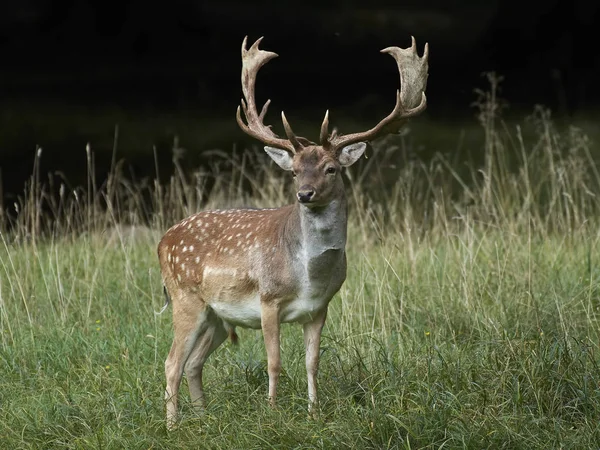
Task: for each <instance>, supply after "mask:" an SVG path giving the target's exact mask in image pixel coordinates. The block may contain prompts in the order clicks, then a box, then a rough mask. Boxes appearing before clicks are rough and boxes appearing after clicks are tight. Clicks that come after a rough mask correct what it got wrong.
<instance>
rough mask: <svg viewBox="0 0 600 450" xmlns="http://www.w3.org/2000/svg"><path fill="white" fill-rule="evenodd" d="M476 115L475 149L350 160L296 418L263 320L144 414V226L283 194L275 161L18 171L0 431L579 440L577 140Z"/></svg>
mask: <svg viewBox="0 0 600 450" xmlns="http://www.w3.org/2000/svg"><path fill="white" fill-rule="evenodd" d="M482 111H483V108H482ZM484 112H485V111H484ZM492 119H494V117H490V116H482V117H481V123H482V124H483V126H484V127H483V131H484V134H485V135H486V139H485V142H484V145H483V147H482V148H481V149H480V151H481V153H482V155H483V163H482V164H481V165H475V164H471V165H467V166H465V165H464V164H459V163H455V162H453V161H452V160H451V159H449V158H446V157H444V156H442V155H439V156H437V157H435V158H433V160H431V161H428V162H425V161H422V160H419V159H415V158H409V159H407V160H404V161H401V162H399V158H398V157H397V153H394V152H393V151H392V152H391V153H390V151H389V149H390V148H392V147H394V146H397V147H398V148H399V149H401V150H402V149H403V145H406V138H402V139H400V140H396V141H393V142H391V141H388V142H386V143H384V144H381V145H379V146H376V147H375V149H374V150H373V151H372V152H371V158H370V159H369V160H367V161H365V162H363V165H362V166H360V167H357V168H354V170H352V171H351V172H350V173H349V178H350V182H349V186H348V192H349V198H350V200H351V216H350V224H349V244H348V257H349V272H348V279H347V281H346V283H345V285H344V286H343V287H342V289H341V291H340V293H339V294H338V295H337V296H336V297H335V298H334V300H333V302H332V304H331V307H330V313H329V316H328V320H327V324H326V327H325V329H324V336H323V340H322V349H321V351H322V358H321V368H320V374H319V382H320V396H321V408H320V415H319V417H318V418H316V419H312V418H309V417H308V414H307V394H306V375H305V369H304V349H303V344H302V338H301V329H300V327H298V326H293V325H290V326H284V327H283V336H282V355H283V365H284V371H283V374H282V377H281V381H280V388H279V391H278V394H279V406H278V408H277V409H275V410H272V409H270V408H269V407H268V405H267V401H266V395H267V385H268V377H267V371H266V356H265V351H264V346H263V343H262V336H261V334H260V332H258V331H253V330H243V329H241V330H239V336H240V344H239V346H233V345H231V344H230V343H226V344H224V345H223V346H222V347H221V348H219V349H218V350H217V351H216V352H215V353H214V354H213V355H212V356H211V358H210V359H209V362H208V363H207V367H206V370H205V388H206V391H207V396H208V403H209V404H208V408H207V411H206V412H205V413H204V414H197V413H196V412H195V411H194V410H193V409H192V407H191V405H190V403H189V397H188V396H187V389H185V388H184V389H183V402H182V405H181V412H182V420H181V423H180V426H179V428H178V429H177V430H175V431H172V432H167V430H166V426H165V411H164V400H163V392H164V372H163V364H164V359H165V358H166V355H167V352H168V349H169V347H170V344H171V336H172V331H171V318H170V310H167V311H166V312H165V313H164V314H162V315H157V314H155V312H156V311H158V310H159V309H160V308H161V306H162V304H163V297H162V285H161V279H160V273H159V267H158V261H157V257H156V244H157V242H158V240H159V238H160V236H161V233H162V232H163V231H164V230H165V229H166V227H167V226H168V225H169V224H170V223H173V222H174V221H175V220H177V219H178V218H181V217H183V216H185V215H186V214H189V213H190V212H192V211H196V210H198V209H201V208H211V207H216V206H224V207H225V206H231V205H239V204H252V205H257V206H272V205H277V204H283V203H284V202H285V199H286V198H288V195H287V189H286V187H287V186H289V184H290V180H289V179H288V178H285V177H284V176H282V175H281V174H280V173H278V172H277V171H276V170H275V169H274V168H273V167H272V165H269V164H265V161H264V160H263V159H260V158H257V157H255V156H249V155H247V154H240V155H238V156H235V157H232V158H231V159H230V160H228V165H227V168H228V170H227V171H225V170H223V169H222V168H219V167H220V166H218V167H217V166H215V167H216V168H215V170H214V171H213V172H210V173H205V172H198V173H195V174H192V175H189V174H185V173H183V171H182V170H180V169H181V168H180V167H177V168H176V172H175V174H174V175H173V176H172V178H171V180H170V183H169V184H168V185H164V186H158V185H157V184H153V183H147V184H140V185H133V184H131V183H130V182H128V181H127V180H126V179H125V178H123V177H121V175H120V174H119V172H118V170H115V171H114V172H113V173H112V174H111V177H110V178H109V180H108V181H107V182H106V183H104V184H102V183H96V182H95V181H93V179H91V181H90V184H89V187H86V188H78V189H75V190H73V191H66V192H63V193H62V194H57V197H56V196H54V195H52V194H51V193H50V191H49V189H47V188H46V187H45V186H46V185H45V184H44V183H42V181H40V176H39V174H36V173H35V172H34V174H33V175H32V179H31V183H30V184H29V185H28V187H27V190H26V191H25V193H24V195H23V196H22V198H21V199H20V201H19V203H18V205H19V214H18V215H16V216H15V217H13V218H12V219H11V223H10V229H6V230H4V231H3V232H2V239H1V241H0V332H1V334H0V404H1V405H2V408H1V410H0V442H1V443H2V445H1V446H2V447H3V448H31V449H38V448H44V449H46V448H61V449H62V448H73V449H80V448H115V449H116V448H207V449H208V448H210V449H216V448H239V449H247V448H248V449H250V448H261V449H262V448H286V449H287V448H336V449H337V448H373V449H380V448H405V449H408V448H413V449H414V448H478V449H479V448H511V449H536V448H539V449H548V448H593V447H596V446H597V445H598V442H600V425H599V424H600V420H599V419H600V367H599V362H600V348H599V343H600V335H599V334H600V242H599V241H600V233H598V229H599V225H600V201H599V199H598V193H599V192H600V177H598V176H597V174H596V171H595V166H594V158H593V155H594V151H595V147H594V146H593V145H592V143H591V142H590V141H589V139H587V138H586V136H585V135H584V134H582V133H581V132H580V131H578V130H574V129H572V130H570V131H567V132H566V133H558V132H557V131H556V129H555V128H554V127H553V124H552V122H551V121H550V119H549V117H548V116H547V115H544V114H542V113H540V115H539V116H538V121H537V122H536V123H535V127H534V128H535V130H537V131H536V132H535V133H532V135H531V137H523V135H522V133H520V131H519V130H518V129H505V128H504V127H503V124H502V122H501V121H500V119H494V120H492ZM92 159H93V158H90V159H89V161H90V162H89V163H88V167H87V169H88V171H89V172H90V173H92V172H93V164H92V162H91V161H92ZM369 161H377V162H376V163H370V162H369ZM392 163H394V164H395V165H394V164H392ZM382 173H385V174H388V175H389V174H390V173H391V174H395V176H396V181H395V183H394V184H393V185H392V186H382V185H381V184H378V180H381V179H382V176H381V174H382ZM385 178H387V177H385ZM207 180H208V181H210V183H208V184H210V185H212V186H213V188H212V190H209V189H208V188H207V186H208V184H207ZM97 186H99V187H97ZM384 188H385V189H384ZM143 199H145V201H146V202H144V201H143ZM144 205H146V206H144ZM42 207H43V208H42ZM184 384H185V382H184Z"/></svg>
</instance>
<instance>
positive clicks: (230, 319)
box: [158, 38, 428, 428]
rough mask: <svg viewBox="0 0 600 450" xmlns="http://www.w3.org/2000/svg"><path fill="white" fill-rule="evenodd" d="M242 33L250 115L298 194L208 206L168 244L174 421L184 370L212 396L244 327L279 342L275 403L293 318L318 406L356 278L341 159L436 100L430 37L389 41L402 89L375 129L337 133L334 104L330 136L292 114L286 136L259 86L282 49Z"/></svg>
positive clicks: (199, 396)
mask: <svg viewBox="0 0 600 450" xmlns="http://www.w3.org/2000/svg"><path fill="white" fill-rule="evenodd" d="M261 40H262V38H261V39H258V40H257V41H256V42H255V43H254V44H253V45H252V46H251V47H250V48H249V49H248V48H247V46H246V41H247V38H245V39H244V41H243V43H242V92H243V96H244V99H242V101H241V108H242V110H243V113H244V115H245V118H246V122H244V121H243V120H242V117H241V111H240V107H238V110H237V122H238V124H239V126H240V127H241V128H242V130H244V131H245V132H246V133H247V134H249V135H250V136H252V137H254V138H256V139H258V140H259V141H261V142H262V143H264V144H266V147H265V151H266V152H267V154H268V155H269V156H270V157H271V158H272V159H273V160H274V161H275V163H277V165H279V166H280V167H281V168H282V169H284V170H288V171H292V173H293V175H294V179H295V184H296V187H297V191H296V197H297V198H296V200H297V201H296V202H294V204H292V205H288V206H284V207H281V208H276V209H230V210H217V211H203V212H199V213H197V214H194V215H192V216H190V217H188V218H187V219H185V220H183V221H181V222H179V223H178V224H176V225H174V226H173V227H172V228H170V229H169V230H168V231H167V232H166V234H165V235H164V237H163V238H162V240H161V241H160V244H159V246H158V256H159V259H160V267H161V273H162V278H163V282H164V286H165V294H166V299H167V300H166V303H165V307H166V306H168V304H169V301H171V302H172V305H173V327H174V338H173V344H172V346H171V350H170V352H169V355H168V357H167V360H166V362H165V373H166V381H167V386H166V392H165V396H166V402H167V425H168V427H169V428H172V427H173V426H174V425H175V423H176V420H177V397H178V392H179V387H180V384H181V378H182V376H183V373H184V372H185V373H186V375H187V378H188V384H189V390H190V396H191V400H192V401H193V402H197V404H198V405H199V406H200V407H204V403H205V401H204V391H203V386H202V368H203V366H204V363H205V362H206V359H207V358H208V356H209V355H210V354H211V353H212V352H213V351H214V350H215V349H216V348H217V347H218V346H219V345H220V344H221V343H222V342H223V341H224V340H225V339H226V338H227V336H228V335H229V336H230V337H231V339H232V340H233V341H235V340H237V335H236V334H235V327H236V326H238V325H239V326H242V327H249V328H255V329H259V328H260V329H262V332H263V336H264V342H265V347H266V352H267V370H268V375H269V401H270V403H271V405H273V406H274V405H275V397H276V391H277V382H278V379H279V374H280V371H281V359H280V346H279V329H280V324H281V323H287V322H298V323H300V324H302V325H303V327H304V329H303V331H304V344H305V347H306V371H307V378H308V399H309V411H310V412H314V411H315V407H316V406H317V381H316V376H317V369H318V365H319V345H320V339H321V330H322V329H323V325H324V323H325V317H326V316H327V307H328V304H329V302H330V300H331V299H332V297H333V296H334V295H335V294H336V293H337V292H338V291H339V289H340V287H341V286H342V284H343V283H344V280H345V279H346V253H345V247H346V229H347V222H348V218H347V201H346V195H345V193H344V184H343V180H342V174H341V170H342V168H344V167H348V166H350V165H352V164H354V163H355V162H356V161H357V160H358V159H359V158H360V156H361V155H362V154H363V152H364V151H365V148H366V144H365V142H367V141H371V140H373V139H376V138H378V137H381V136H383V135H386V134H389V133H396V132H398V130H399V129H400V127H401V126H402V125H403V124H404V123H405V122H406V121H407V119H408V118H410V117H412V116H415V115H417V114H419V113H421V112H422V111H423V110H424V109H425V107H426V97H425V87H426V83H427V67H428V63H427V59H428V46H427V44H425V50H424V54H423V56H422V57H420V56H419V55H418V53H417V48H416V43H415V40H414V38H412V45H411V47H409V48H407V49H402V48H398V47H389V48H386V49H384V50H382V52H383V53H388V54H390V55H391V56H393V57H394V59H395V60H396V63H397V66H398V70H399V73H400V83H401V89H400V90H399V91H397V94H396V105H395V107H394V109H393V111H392V112H391V113H390V114H389V115H388V116H387V117H386V118H384V119H383V120H382V121H381V122H379V124H377V125H376V126H375V127H373V128H371V129H370V130H368V131H364V132H360V133H354V134H348V135H341V134H338V133H337V131H336V130H335V129H334V130H333V131H332V132H331V133H330V132H329V118H328V116H329V115H328V112H327V113H326V114H325V118H324V120H323V123H322V125H321V132H320V141H319V144H316V143H314V142H311V141H309V140H308V139H305V138H302V137H298V136H296V135H295V134H294V132H293V131H292V128H291V127H290V124H289V123H288V121H287V120H286V117H285V114H283V112H282V113H281V118H282V121H283V126H284V129H285V133H286V136H287V139H286V138H281V137H279V136H277V135H276V134H275V133H274V132H273V131H272V130H271V128H270V126H267V125H265V124H264V123H263V120H264V117H265V114H266V112H267V108H268V106H269V103H270V100H269V101H267V102H266V103H265V105H264V106H263V108H262V110H261V112H260V113H258V110H257V107H256V102H255V99H254V87H255V84H256V76H257V73H258V71H259V69H260V68H261V67H262V66H263V65H264V64H265V63H267V62H268V61H269V60H271V59H273V58H275V57H276V56H277V54H275V53H273V52H268V51H264V50H259V48H258V46H259V43H260V42H261Z"/></svg>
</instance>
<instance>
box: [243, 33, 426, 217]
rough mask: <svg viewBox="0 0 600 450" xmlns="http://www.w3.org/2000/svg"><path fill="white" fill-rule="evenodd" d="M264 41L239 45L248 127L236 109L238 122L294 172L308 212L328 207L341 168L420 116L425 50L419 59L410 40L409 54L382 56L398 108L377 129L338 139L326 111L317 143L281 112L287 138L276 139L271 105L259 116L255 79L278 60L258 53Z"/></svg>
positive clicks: (399, 51) (397, 51) (337, 186)
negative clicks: (396, 78) (396, 83)
mask: <svg viewBox="0 0 600 450" xmlns="http://www.w3.org/2000/svg"><path fill="white" fill-rule="evenodd" d="M261 40H262V38H260V39H258V40H257V41H256V42H255V43H254V44H252V46H251V47H250V48H249V49H248V48H247V37H246V38H244V41H243V43H242V92H243V95H244V98H243V99H242V101H241V109H243V112H244V116H245V117H246V122H247V123H244V121H243V120H242V115H241V109H240V107H238V109H237V115H236V117H237V122H238V124H239V126H240V127H241V128H242V130H244V131H245V132H246V133H247V134H249V135H250V136H252V137H254V138H256V139H258V140H259V141H261V142H263V143H264V144H266V146H265V151H266V152H267V154H268V155H269V156H270V157H271V158H272V159H273V160H274V161H275V162H276V163H277V165H279V167H281V168H282V169H284V170H288V171H292V172H293V173H294V178H295V180H296V188H297V192H296V197H297V199H298V201H299V202H300V203H302V204H304V205H306V206H308V207H318V206H322V205H325V204H327V203H328V202H329V201H330V200H331V198H333V196H334V195H335V194H336V193H337V192H338V191H339V189H343V187H342V181H341V177H340V171H341V168H342V167H348V166H350V165H352V164H354V163H355V162H356V161H358V159H359V158H360V157H361V156H362V154H363V153H364V151H365V149H366V142H368V141H372V140H375V139H377V138H379V137H381V136H384V135H387V134H391V133H397V132H398V131H399V130H400V128H401V127H402V126H403V125H404V124H405V123H406V122H407V120H408V119H409V118H410V117H413V116H416V115H417V114H420V113H421V112H423V111H424V110H425V108H426V106H427V99H426V97H425V88H426V85H427V68H428V64H427V60H428V56H429V48H428V45H427V44H425V50H424V53H423V56H422V57H420V56H419V55H418V53H417V46H416V42H415V39H414V37H413V38H412V45H411V46H410V47H409V48H407V49H402V48H398V47H388V48H386V49H383V50H382V51H381V52H382V53H388V54H390V55H391V56H392V57H393V58H394V59H395V60H396V64H397V66H398V71H399V73H400V85H401V89H400V90H398V91H397V92H396V105H395V107H394V109H393V110H392V112H391V113H390V114H389V115H388V116H387V117H385V118H384V119H383V120H381V121H380V122H379V123H378V124H377V125H376V126H374V127H373V128H371V129H370V130H367V131H362V132H358V133H353V134H346V135H343V134H338V132H337V130H336V129H333V131H332V132H329V111H327V112H326V113H325V118H324V119H323V123H322V125H321V131H320V134H319V141H320V142H319V144H317V143H315V142H312V141H310V140H308V139H306V138H303V137H299V136H296V135H295V134H294V132H293V130H292V127H291V126H290V124H289V122H288V121H287V119H286V117H285V114H284V113H283V112H282V113H281V119H282V121H283V127H284V130H285V134H286V136H287V139H284V138H281V137H279V136H277V135H276V134H275V133H274V132H273V130H272V129H271V127H270V126H267V125H265V124H264V117H265V115H266V113H267V109H268V107H269V104H270V103H271V101H270V100H267V102H266V103H265V104H264V106H263V107H262V109H261V112H260V114H259V113H258V110H257V107H256V101H255V99H254V89H255V86H256V76H257V74H258V71H259V70H260V68H261V67H262V66H264V65H265V64H266V63H267V62H269V61H270V60H271V59H273V58H275V57H277V56H278V55H277V54H276V53H273V52H269V51H264V50H260V49H259V48H258V46H259V44H260V42H261Z"/></svg>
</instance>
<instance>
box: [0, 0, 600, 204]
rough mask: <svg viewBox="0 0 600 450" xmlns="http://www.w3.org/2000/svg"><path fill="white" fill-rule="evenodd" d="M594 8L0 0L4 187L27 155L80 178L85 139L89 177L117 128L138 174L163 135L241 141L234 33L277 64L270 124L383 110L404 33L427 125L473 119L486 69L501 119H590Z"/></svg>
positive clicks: (469, 1)
mask: <svg viewBox="0 0 600 450" xmlns="http://www.w3.org/2000/svg"><path fill="white" fill-rule="evenodd" d="M599 10H600V7H599V6H598V3H597V2H592V1H582V0H576V1H572V2H567V1H560V0H546V1H542V0H532V1H529V2H517V1H516V0H505V1H502V0H492V1H489V2H481V1H477V0H464V1H462V2H450V3H449V2H446V1H441V0H432V1H428V2H423V1H416V0H408V1H402V2H397V1H390V0H385V1H384V0H376V1H371V2H368V3H365V2H360V1H358V0H344V1H342V0H337V1H329V2H327V1H326V2H323V1H319V2H317V1H315V0H310V1H303V2H275V1H272V0H255V1H251V2H248V1H247V2H241V1H237V0H236V1H234V0H220V1H212V2H209V1H175V2H167V3H164V2H163V3H152V2H144V1H141V0H130V1H123V2H118V3H116V2H115V3H112V2H97V1H89V0H88V1H75V0H19V1H16V0H12V1H6V2H2V3H1V4H0V51H1V52H2V63H1V64H0V169H1V170H2V174H3V183H4V186H3V191H4V192H5V193H6V192H13V193H14V192H20V191H21V190H22V185H23V181H24V180H25V178H26V177H27V176H28V175H29V173H30V171H31V164H32V160H33V155H34V149H35V146H36V145H41V146H43V147H44V148H45V158H44V159H43V161H44V162H43V164H44V165H43V170H59V169H61V170H65V172H66V174H67V175H69V176H70V177H72V178H73V179H74V180H77V176H78V175H79V174H80V173H81V172H82V171H81V170H77V169H76V168H77V167H80V168H81V163H84V162H85V160H84V159H83V156H82V155H83V153H82V152H83V148H84V147H85V144H86V142H87V141H91V142H92V145H93V147H94V148H95V149H96V151H97V152H99V155H98V158H99V167H102V166H103V161H104V162H106V161H109V160H110V151H111V150H112V138H113V136H112V134H113V129H114V125H115V124H116V123H119V124H120V125H121V147H120V149H121V152H122V154H121V156H126V157H127V158H128V160H130V161H131V162H132V163H133V164H134V165H135V164H136V161H137V164H141V165H140V167H143V168H142V169H140V171H141V173H142V174H144V173H146V172H147V171H148V170H150V168H148V166H151V165H152V164H153V157H152V147H153V146H155V147H156V148H157V149H158V153H159V158H160V161H161V164H162V163H163V162H164V164H169V163H170V157H171V156H170V148H171V146H172V140H173V138H174V137H175V136H176V135H180V136H184V138H183V141H182V142H183V145H184V146H186V147H189V148H191V149H193V150H202V149H205V148H211V147H215V146H220V147H221V148H225V149H229V148H231V147H232V145H233V144H235V143H236V142H237V143H239V142H248V141H247V140H244V139H245V138H244V137H243V136H242V134H241V133H240V132H239V130H237V127H236V125H235V120H234V112H235V108H236V107H237V104H238V102H239V98H240V95H241V92H240V87H239V71H240V54H239V52H240V44H241V41H242V39H243V37H244V35H248V36H249V38H250V39H251V40H254V39H256V38H258V37H260V36H263V35H264V36H265V40H264V42H263V45H262V47H263V48H265V49H268V50H272V51H275V52H277V53H279V55H280V58H277V59H276V60H275V61H273V62H271V63H270V64H269V66H268V67H267V68H265V69H264V71H263V72H262V73H261V76H260V79H259V85H258V88H257V97H258V100H259V101H264V100H266V99H267V98H271V99H272V100H273V106H272V109H273V112H271V117H273V118H274V120H273V122H274V123H275V121H277V112H278V111H280V110H281V109H285V110H286V112H288V111H289V114H290V116H291V117H292V118H295V119H296V121H295V122H296V123H297V122H298V121H299V120H298V117H302V116H305V117H306V119H305V120H307V121H309V122H310V121H314V120H316V119H317V118H319V119H320V117H321V116H322V114H323V112H324V111H325V109H327V108H329V109H332V110H333V114H334V115H333V117H334V120H335V118H336V117H338V118H339V117H340V116H345V117H351V118H353V119H355V120H358V121H361V120H363V121H365V122H367V123H370V122H372V121H373V120H375V117H377V116H379V115H381V114H385V113H386V112H387V111H388V109H389V108H390V107H391V106H392V105H393V95H394V89H395V88H396V87H397V83H398V81H397V72H396V71H395V69H394V65H393V61H392V60H391V59H390V58H389V57H388V56H382V55H381V54H379V50H380V49H381V48H383V47H387V46H390V45H399V46H406V45H409V43H410V36H411V35H414V36H415V37H416V39H417V43H418V44H419V46H420V48H422V46H423V44H424V43H425V42H429V44H430V47H431V56H430V62H431V64H430V78H429V85H428V97H429V108H428V111H427V117H428V118H429V120H433V121H448V120H456V119H457V118H459V119H460V118H468V119H469V120H472V117H473V114H474V112H473V109H472V106H471V104H472V102H473V100H474V97H475V96H474V94H473V90H474V88H476V87H486V82H485V80H484V79H483V78H482V77H481V74H482V73H483V72H486V71H495V72H497V73H498V74H501V75H504V77H505V81H504V82H503V85H502V88H503V90H502V95H503V96H504V97H505V98H507V99H508V100H509V101H510V103H511V107H512V108H514V109H523V110H530V109H531V107H532V106H533V105H534V104H540V103H541V104H544V105H547V106H549V107H550V108H552V109H553V110H554V111H556V112H557V113H558V114H567V115H570V114H573V113H579V112H586V111H594V110H595V109H596V108H597V106H598V103H599V102H600V89H599V88H598V83H597V81H596V80H597V78H598V70H599V69H598V68H599V67H600V60H599V59H600V56H599V54H598V52H594V51H590V50H588V47H589V44H590V43H591V42H594V41H595V39H594V37H595V34H596V32H595V29H596V25H597V24H598V22H599V20H598V19H599V17H598V16H599V13H598V12H599ZM182 118H183V119H185V120H184V121H183V122H182V120H183V119H182ZM180 119H182V120H180ZM131 122H136V125H135V126H132V125H131ZM140 123H143V124H144V126H140ZM215 124H216V125H215ZM277 126H279V124H278V123H277ZM302 127H303V124H302V123H300V129H301V131H302ZM128 133H129V135H128ZM131 135H135V136H134V137H131ZM128 136H129V138H128ZM186 136H187V137H186ZM73 155H77V156H73ZM103 155H104V156H103ZM140 160H144V161H145V162H144V163H139V161H140ZM106 164H107V163H106ZM106 164H104V165H106Z"/></svg>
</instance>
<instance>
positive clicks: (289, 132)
mask: <svg viewBox="0 0 600 450" xmlns="http://www.w3.org/2000/svg"><path fill="white" fill-rule="evenodd" d="M281 121H282V122H283V128H284V129H285V134H286V136H287V137H288V139H289V141H290V142H291V143H292V147H293V148H292V152H293V153H296V150H302V144H301V143H300V141H299V140H298V137H297V136H296V135H295V134H294V131H293V130H292V127H291V126H290V123H289V122H288V120H287V118H286V117H285V113H284V112H283V111H281Z"/></svg>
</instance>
